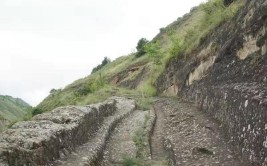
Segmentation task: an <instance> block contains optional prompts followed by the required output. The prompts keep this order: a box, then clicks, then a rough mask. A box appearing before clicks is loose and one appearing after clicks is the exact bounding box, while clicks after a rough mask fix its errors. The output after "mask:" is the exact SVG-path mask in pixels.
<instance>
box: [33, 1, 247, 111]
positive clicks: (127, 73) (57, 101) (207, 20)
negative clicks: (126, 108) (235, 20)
mask: <svg viewBox="0 0 267 166" xmlns="http://www.w3.org/2000/svg"><path fill="white" fill-rule="evenodd" d="M243 4H244V0H236V1H234V2H233V3H232V4H231V5H229V6H228V7H225V6H224V5H223V1H222V0H210V1H208V2H207V3H203V4H201V5H200V6H198V7H194V8H192V9H191V11H190V13H188V14H185V15H184V16H183V17H179V18H177V20H176V21H174V22H173V23H171V24H170V25H168V26H166V27H164V28H161V29H160V33H159V34H158V35H157V36H156V37H155V38H154V39H153V40H152V41H150V42H149V41H148V40H147V39H145V38H142V39H140V40H139V41H138V44H137V47H136V49H137V52H136V53H133V54H130V55H127V56H122V57H120V58H118V59H116V60H114V61H112V62H110V60H108V58H105V59H104V60H103V61H102V64H101V65H98V66H97V67H96V68H95V69H94V70H93V72H92V74H91V75H90V76H88V77H86V78H83V79H80V80H77V81H75V82H74V83H72V84H70V85H68V86H67V87H65V88H64V89H62V90H51V93H50V95H49V96H48V97H47V98H46V99H45V100H44V101H43V102H42V103H40V104H39V105H38V106H37V110H35V111H34V114H36V113H41V112H45V111H51V110H53V109H54V108H56V107H59V106H65V105H84V104H91V103H95V102H100V101H103V100H105V99H107V98H108V97H110V96H114V95H118V96H131V97H134V98H136V99H137V101H138V100H139V101H138V102H139V105H140V107H141V108H144V109H148V108H149V107H150V102H149V97H151V96H155V95H157V90H156V88H155V82H156V81H157V79H158V78H159V76H160V75H161V74H162V73H163V72H164V70H165V68H166V65H167V64H168V63H169V62H170V60H171V59H172V58H177V60H179V59H180V58H184V57H189V56H192V54H191V53H192V51H194V50H195V49H196V48H197V47H198V46H199V44H200V43H202V42H203V41H204V39H205V38H206V37H207V36H208V35H209V34H210V33H211V32H212V31H213V29H214V28H216V27H218V26H220V25H222V23H224V22H226V21H228V20H229V19H231V18H232V17H234V16H235V14H236V12H237V11H238V9H239V8H240V7H241V6H242V5H243ZM213 49H216V46H214V48H213ZM134 68H140V70H132V69H134ZM141 69H145V70H144V72H143V71H142V70H141ZM141 71H142V72H141ZM140 75H141V76H140ZM129 82H130V83H132V82H134V83H135V85H136V86H135V87H136V88H135V89H127V87H125V88H122V87H117V86H118V85H121V83H125V84H124V85H125V86H127V84H129ZM128 87H132V86H131V85H129V86H128ZM144 99H145V100H144Z"/></svg>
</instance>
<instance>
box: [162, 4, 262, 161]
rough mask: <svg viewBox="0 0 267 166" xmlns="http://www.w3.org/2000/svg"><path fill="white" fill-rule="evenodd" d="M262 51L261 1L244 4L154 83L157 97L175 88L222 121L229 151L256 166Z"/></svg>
mask: <svg viewBox="0 0 267 166" xmlns="http://www.w3.org/2000/svg"><path fill="white" fill-rule="evenodd" d="M211 46H212V47H211ZM211 48H212V49H211ZM266 48H267V0H257V1H256V0H252V1H247V2H246V5H245V6H244V7H243V8H242V9H241V10H240V11H239V12H238V14H237V15H236V17H235V18H234V19H233V20H231V21H227V22H225V23H224V24H222V25H220V26H219V27H217V28H216V29H215V30H214V31H213V32H212V33H211V34H210V35H208V36H207V37H206V38H205V39H204V40H203V41H202V42H201V43H200V45H199V46H198V48H197V49H196V50H194V51H193V53H192V54H190V55H185V56H182V57H184V58H182V59H181V58H180V59H173V60H172V61H171V62H170V63H169V64H168V67H167V69H166V71H165V72H164V73H163V74H162V75H161V77H160V78H159V79H158V81H157V89H158V91H159V92H169V91H170V88H171V87H174V86H175V87H177V93H176V94H178V95H180V96H182V97H183V98H185V99H187V100H190V101H193V102H194V103H196V104H197V105H198V106H199V108H200V109H201V110H203V111H206V112H207V113H209V114H210V115H212V116H214V117H215V118H216V119H218V120H219V121H220V122H222V124H223V125H224V127H225V132H226V133H227V136H228V137H229V141H230V142H232V145H233V147H234V149H235V150H238V151H240V152H241V154H242V156H243V158H244V159H248V160H249V161H250V162H251V164H252V165H257V166H258V165H259V166H265V165H267V49H266ZM203 57H205V58H203ZM205 64H206V65H205ZM203 65H204V66H203Z"/></svg>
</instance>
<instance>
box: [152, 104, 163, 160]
mask: <svg viewBox="0 0 267 166" xmlns="http://www.w3.org/2000/svg"><path fill="white" fill-rule="evenodd" d="M155 113H156V117H157V118H156V122H155V126H154V132H153V134H152V136H151V145H150V147H151V149H150V150H151V157H152V162H153V163H155V164H156V163H157V164H159V163H162V164H163V163H164V162H165V159H166V157H167V156H166V152H165V149H164V147H163V141H164V139H163V138H164V127H165V122H164V113H163V112H162V111H161V110H159V109H155Z"/></svg>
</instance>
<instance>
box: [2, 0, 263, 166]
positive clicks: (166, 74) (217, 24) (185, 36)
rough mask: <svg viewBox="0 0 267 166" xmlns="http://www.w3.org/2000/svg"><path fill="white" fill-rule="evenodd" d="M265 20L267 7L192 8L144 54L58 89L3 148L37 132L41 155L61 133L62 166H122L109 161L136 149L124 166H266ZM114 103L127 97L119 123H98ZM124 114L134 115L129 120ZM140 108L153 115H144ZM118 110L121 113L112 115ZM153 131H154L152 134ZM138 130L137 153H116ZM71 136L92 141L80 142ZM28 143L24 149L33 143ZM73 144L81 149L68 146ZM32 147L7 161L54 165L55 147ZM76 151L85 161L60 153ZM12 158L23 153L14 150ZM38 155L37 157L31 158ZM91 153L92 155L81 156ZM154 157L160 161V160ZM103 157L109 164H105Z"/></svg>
mask: <svg viewBox="0 0 267 166" xmlns="http://www.w3.org/2000/svg"><path fill="white" fill-rule="evenodd" d="M266 11H267V1H266V0H257V1H250V0H210V1H208V2H207V3H205V4H201V5H200V6H198V7H194V8H192V9H191V11H190V12H189V13H188V14H185V15H184V16H183V17H181V18H180V17H179V18H177V20H175V21H174V22H173V23H171V24H169V25H168V26H166V27H164V28H161V29H160V33H159V34H158V35H157V36H155V37H154V39H153V40H151V41H149V42H147V43H146V42H145V44H144V45H143V47H141V48H140V49H139V50H138V51H137V52H135V53H132V54H129V55H126V56H122V57H120V58H118V59H116V60H114V61H112V62H109V61H107V63H106V62H105V63H104V65H102V64H103V63H102V64H100V65H98V66H97V67H96V69H95V70H94V71H93V73H92V74H91V75H89V76H87V77H85V78H82V79H80V80H77V81H75V82H73V83H71V84H70V85H68V86H66V87H65V88H64V89H53V90H51V92H50V95H49V96H48V97H47V98H46V99H44V100H43V101H42V102H41V103H40V104H39V105H38V106H37V107H36V108H35V109H34V111H33V114H34V115H36V116H35V117H34V118H33V121H29V122H22V123H18V124H17V125H15V126H13V127H12V129H11V130H12V131H13V130H14V131H15V132H14V133H15V134H13V135H12V132H6V135H5V140H7V141H5V140H4V142H3V146H6V144H7V146H8V147H9V143H10V141H9V138H10V137H12V138H14V139H12V141H13V142H14V145H13V144H12V146H15V147H16V146H17V145H16V142H17V141H18V140H17V137H20V136H21V135H23V134H24V131H25V132H26V133H27V132H28V133H31V132H32V131H35V132H37V134H35V135H34V136H33V137H34V138H36V140H34V139H33V140H30V141H33V142H34V143H32V144H31V145H32V146H33V147H35V146H36V147H35V148H36V149H37V151H38V150H39V149H38V148H39V147H41V149H42V148H43V146H42V145H41V144H42V143H41V142H42V141H43V140H45V141H48V143H47V144H49V141H50V142H51V143H53V144H56V145H57V142H55V141H53V140H50V137H49V138H46V137H45V138H44V137H43V136H42V135H43V134H44V133H48V134H50V135H51V137H52V135H57V134H58V133H60V134H58V135H57V136H56V138H55V139H56V140H57V141H59V142H60V143H58V144H60V146H57V147H61V145H62V147H63V149H60V148H58V149H57V150H56V151H53V152H54V153H55V155H56V158H57V159H59V161H58V162H59V163H57V164H56V165H64V163H66V164H70V165H73V163H76V162H78V161H79V164H80V165H86V164H88V163H89V165H91V164H92V163H93V164H92V165H97V164H99V163H98V162H100V163H101V162H104V163H102V164H100V165H112V164H110V163H109V162H111V163H112V162H115V163H116V162H122V161H117V160H118V159H117V158H116V159H114V160H113V158H114V156H113V153H111V154H110V153H109V152H110V151H112V152H114V155H115V156H116V155H118V153H122V152H124V151H123V150H125V149H126V150H127V148H129V154H130V155H131V157H130V158H127V156H126V159H125V156H124V160H123V161H125V162H126V161H127V162H130V163H132V165H145V164H144V163H150V165H153V163H154V162H155V163H157V164H159V163H164V162H165V159H166V158H167V160H168V165H175V164H176V163H177V164H180V165H201V164H202V165H237V166H239V165H242V166H243V165H256V166H265V165H266V164H267V157H266V156H267V140H266V138H267V131H266V128H267V127H266V124H267V113H266V110H267V89H266V87H267V72H266V71H267V33H266V32H267V19H266V18H267V12H266ZM112 96H121V97H125V98H122V99H121V98H120V99H117V98H116V99H114V98H112V101H113V102H114V101H117V100H118V103H119V104H118V106H117V107H116V108H115V112H116V110H117V112H116V113H115V114H114V116H113V114H111V115H104V114H103V115H102V114H101V113H100V115H99V112H101V111H99V112H98V111H97V110H100V108H101V109H104V110H105V111H106V109H107V108H106V107H105V106H103V107H102V106H101V105H102V104H96V105H94V104H93V105H89V104H92V103H98V102H103V101H104V100H106V99H108V98H110V97H112ZM172 98H174V99H172ZM132 99H134V101H132ZM110 100H111V99H109V100H107V101H110ZM128 100H131V101H130V103H131V104H129V101H128ZM107 101H106V102H104V105H106V103H107ZM134 102H136V103H134ZM115 103H116V102H115ZM127 103H128V105H127ZM133 103H134V104H133ZM135 104H136V105H137V108H136V107H135ZM69 105H75V106H69ZM84 105H89V106H84ZM61 106H66V107H61ZM105 108H106V109H105ZM125 108H127V109H126V111H128V112H123V109H125ZM121 109H122V110H121ZM139 109H141V110H151V111H150V112H149V113H148V114H147V115H145V113H142V112H140V110H139ZM110 110H111V111H112V112H113V111H114V108H110ZM131 112H134V113H133V114H131ZM37 114H40V115H37ZM128 114H130V115H129V117H128V116H127V115H128ZM89 115H90V116H89ZM139 116H140V117H141V118H140V119H138V117H139ZM96 118H100V119H99V120H98V119H97V120H96ZM153 118H154V119H153ZM84 119H87V120H84ZM42 120H46V121H42ZM138 120H140V121H138ZM132 121H134V122H132ZM127 122H128V123H127ZM148 122H149V124H150V123H151V124H150V125H151V126H152V127H151V126H150V127H151V129H149V127H147V126H146V125H147V123H148ZM84 123H90V124H89V125H88V124H84ZM91 123H92V124H97V125H99V127H100V129H99V130H98V128H97V127H96V128H91V127H90V126H91ZM117 123H119V124H118V125H117ZM136 123H142V124H143V125H136ZM108 124H109V125H108ZM105 125H108V127H107V126H105ZM36 126H37V127H36ZM47 126H48V127H47ZM70 126H75V127H70ZM88 126H89V127H88ZM93 126H94V125H93ZM115 126H117V127H115ZM129 126H130V127H129ZM131 126H132V127H133V128H132V129H133V130H136V131H131V132H132V133H131V134H132V135H131V136H128V137H130V138H132V137H133V139H129V138H128V137H127V139H128V140H127V141H128V142H129V144H130V146H126V145H124V146H125V147H127V148H123V145H122V146H121V147H118V146H116V141H117V142H120V141H121V140H120V133H119V132H116V131H122V134H123V133H124V134H126V133H127V132H126V131H129V130H131ZM94 127H95V126H94ZM138 127H139V129H138ZM38 128H41V129H43V130H40V131H39V129H38ZM114 128H115V129H114ZM37 129H38V131H37ZM113 129H114V133H113ZM10 133H11V134H10ZM38 133H40V134H38ZM73 133H78V135H79V134H80V133H86V134H89V135H90V134H92V135H90V136H88V137H86V138H81V139H82V140H79V139H78V138H77V137H76V134H73ZM95 133H96V134H95ZM133 133H135V134H133ZM64 135H68V136H67V137H64ZM98 136H99V137H98ZM81 137H82V136H81ZM91 137H92V138H91ZM18 139H20V138H18ZM61 140H64V141H63V142H62V141H61ZM108 140H109V141H110V142H109V141H108ZM12 141H11V142H12ZM19 141H21V140H19ZM19 141H18V142H19ZM22 141H24V144H25V145H28V144H30V143H31V142H27V141H25V140H22ZM38 141H39V142H38ZM94 141H96V145H95V146H94ZM36 142H37V143H36ZM70 142H71V145H72V146H73V147H69V145H68V144H69V143H70ZM162 142H163V145H162ZM134 144H135V145H136V147H135V146H134ZM49 145H50V144H49ZM80 145H84V146H80ZM18 146H22V145H18ZM147 146H150V148H149V149H150V150H147ZM33 147H28V148H29V149H30V150H28V149H26V150H25V149H24V150H25V151H26V152H27V154H28V153H29V155H26V156H28V160H24V158H23V155H22V156H20V158H19V159H17V158H9V159H10V161H9V162H11V163H16V162H17V161H23V162H24V163H26V164H27V162H29V161H34V162H36V163H39V164H44V163H46V162H48V161H50V160H53V161H54V160H55V159H54V156H51V155H50V154H49V153H47V152H48V151H49V148H50V147H49V146H48V147H47V146H44V148H48V150H44V151H42V152H43V153H37V151H34V150H32V149H34V148H33ZM76 147H77V148H78V151H77V153H78V154H80V155H76V153H75V154H71V155H70V157H69V158H68V157H67V158H65V159H64V157H63V158H62V156H61V155H62V154H61V153H60V152H62V153H64V154H63V156H65V155H67V156H68V154H66V153H65V152H66V151H72V150H73V149H74V148H76ZM18 149H19V148H18ZM66 149H67V150H66ZM91 149H95V151H93V152H92V151H91ZM114 149H115V150H114ZM50 150H51V149H50ZM22 151H23V150H22ZM147 151H150V152H147ZM23 152H24V151H23ZM36 153H37V154H36ZM147 153H149V155H147ZM14 154H19V151H12V155H14ZM32 154H36V155H37V156H38V157H36V158H34V157H31V156H34V155H32ZM85 154H88V156H83V155H85ZM133 154H134V155H133ZM135 154H136V156H135ZM12 155H10V156H12ZM46 155H48V157H47V156H46ZM147 156H149V157H147ZM87 157H88V158H87ZM146 157H147V158H150V159H151V157H152V161H151V160H149V159H147V158H146ZM39 158H41V159H40V160H39ZM101 158H102V159H103V160H104V161H99V160H100V159H101ZM61 159H62V160H61ZM83 159H85V161H84V162H83ZM3 161H5V162H6V160H3ZM151 162H152V164H151ZM134 163H135V164H134ZM137 163H139V164H137ZM140 163H142V164H140ZM124 165H127V164H124ZM130 165H131V164H130ZM159 165H161V164H159ZM162 165H167V164H166V163H165V164H162Z"/></svg>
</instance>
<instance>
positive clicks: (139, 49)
mask: <svg viewBox="0 0 267 166" xmlns="http://www.w3.org/2000/svg"><path fill="white" fill-rule="evenodd" d="M148 42H149V41H148V40H147V39H146V38H141V39H140V40H139V41H138V43H137V46H136V49H137V53H136V55H135V56H136V57H137V58H138V57H141V56H143V55H144V54H145V53H146V51H145V49H144V47H145V45H146V44H147V43H148Z"/></svg>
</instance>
